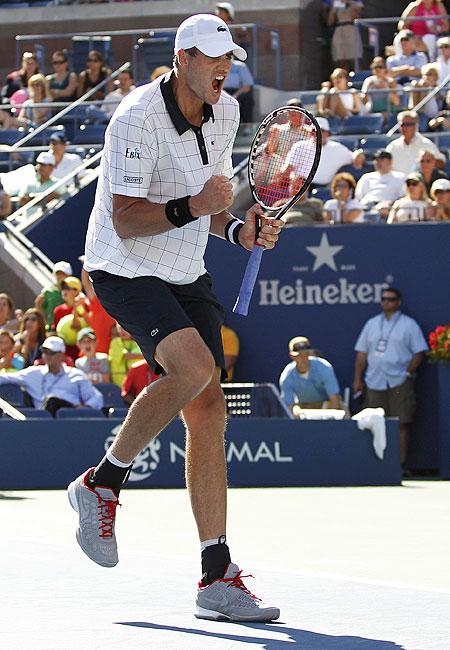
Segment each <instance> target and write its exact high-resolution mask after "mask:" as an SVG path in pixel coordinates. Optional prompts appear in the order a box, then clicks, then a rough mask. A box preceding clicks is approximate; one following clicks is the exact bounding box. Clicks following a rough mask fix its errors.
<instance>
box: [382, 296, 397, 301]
mask: <svg viewBox="0 0 450 650" xmlns="http://www.w3.org/2000/svg"><path fill="white" fill-rule="evenodd" d="M397 300H398V298H389V297H388V296H383V297H382V298H381V302H397Z"/></svg>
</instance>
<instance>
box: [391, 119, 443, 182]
mask: <svg viewBox="0 0 450 650" xmlns="http://www.w3.org/2000/svg"><path fill="white" fill-rule="evenodd" d="M418 121H419V116H418V115H417V113H416V111H402V112H401V113H399V114H398V116H397V122H398V124H399V125H400V132H401V133H402V134H403V135H401V136H400V137H399V138H397V139H396V140H393V141H392V142H390V143H389V144H388V145H387V147H386V151H389V153H391V154H392V169H395V171H397V172H402V174H405V176H407V175H408V174H410V173H411V172H412V171H414V168H415V166H416V164H417V161H418V159H419V153H420V151H421V150H422V149H430V150H431V151H432V152H433V153H434V154H435V157H436V158H441V153H440V151H439V149H438V148H437V147H436V145H435V144H434V142H432V141H431V140H430V139H429V138H425V137H424V136H423V135H421V134H420V133H418V132H417V124H418Z"/></svg>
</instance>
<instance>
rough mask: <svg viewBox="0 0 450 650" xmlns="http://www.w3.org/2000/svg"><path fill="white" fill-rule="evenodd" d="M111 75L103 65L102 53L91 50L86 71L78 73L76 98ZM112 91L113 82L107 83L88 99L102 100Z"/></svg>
mask: <svg viewBox="0 0 450 650" xmlns="http://www.w3.org/2000/svg"><path fill="white" fill-rule="evenodd" d="M110 74H111V70H110V69H109V68H108V66H107V65H106V64H105V62H104V59H103V56H102V53H101V52H99V51H98V50H91V51H90V52H89V54H88V57H87V59H86V69H85V70H83V71H82V72H80V77H79V81H78V97H81V96H82V95H84V93H86V92H87V91H88V90H89V89H90V88H94V86H97V84H99V83H101V82H102V81H104V80H105V79H106V78H107V77H109V76H110ZM112 90H113V82H112V81H111V80H109V81H108V83H107V84H104V85H103V86H102V87H101V88H100V89H99V90H97V92H95V93H94V94H93V95H91V96H90V97H89V101H96V100H103V99H105V97H106V94H107V93H109V92H111V91H112Z"/></svg>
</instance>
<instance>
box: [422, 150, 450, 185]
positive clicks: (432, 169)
mask: <svg viewBox="0 0 450 650" xmlns="http://www.w3.org/2000/svg"><path fill="white" fill-rule="evenodd" d="M419 168H420V174H421V176H422V179H423V182H424V185H425V188H426V190H427V194H430V190H431V186H432V185H433V183H434V181H437V180H438V178H448V176H447V174H446V173H445V172H444V171H442V169H438V168H437V167H436V158H435V156H434V152H433V151H431V150H430V149H422V150H421V152H420V153H419Z"/></svg>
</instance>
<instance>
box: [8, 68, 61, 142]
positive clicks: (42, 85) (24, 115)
mask: <svg viewBox="0 0 450 650" xmlns="http://www.w3.org/2000/svg"><path fill="white" fill-rule="evenodd" d="M28 95H29V99H27V100H25V101H24V103H23V104H22V107H21V109H20V112H19V115H18V117H15V116H13V115H11V113H9V112H8V111H3V110H0V124H1V125H2V127H3V128H4V129H16V128H18V127H20V126H24V127H33V128H35V127H36V126H40V125H41V124H44V122H46V121H47V120H48V118H49V117H50V108H47V107H46V106H35V104H42V103H47V102H49V101H50V97H49V95H48V91H47V85H46V81H45V77H44V75H42V74H35V75H33V76H32V77H30V79H29V81H28Z"/></svg>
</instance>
